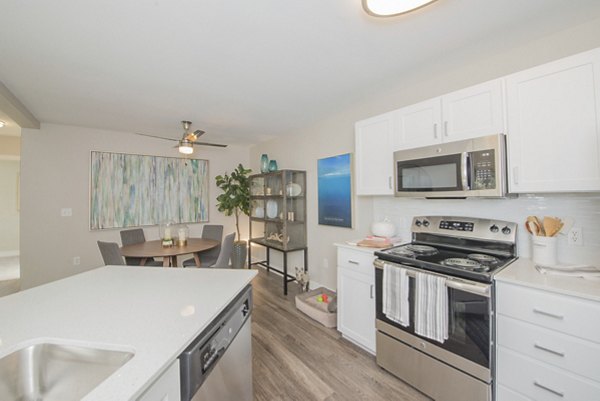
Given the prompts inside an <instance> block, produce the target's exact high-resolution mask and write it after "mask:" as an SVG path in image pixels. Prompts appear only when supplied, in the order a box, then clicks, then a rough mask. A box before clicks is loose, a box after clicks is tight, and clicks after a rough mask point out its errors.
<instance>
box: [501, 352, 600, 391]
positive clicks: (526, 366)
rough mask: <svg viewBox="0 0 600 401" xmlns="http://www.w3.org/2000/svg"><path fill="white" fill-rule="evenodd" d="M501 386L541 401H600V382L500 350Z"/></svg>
mask: <svg viewBox="0 0 600 401" xmlns="http://www.w3.org/2000/svg"><path fill="white" fill-rule="evenodd" d="M498 384H499V386H506V387H509V388H512V389H514V390H515V391H516V392H518V393H521V394H523V395H525V396H526V397H529V398H531V399H534V400H537V401H546V400H548V401H556V400H564V401H582V400H598V399H600V383H597V382H593V381H591V380H587V379H585V378H583V377H580V376H576V375H573V374H571V373H569V372H566V371H564V370H562V369H558V368H555V367H553V366H550V365H547V364H545V363H543V362H538V361H535V360H534V359H531V358H528V357H526V356H522V355H519V354H517V353H515V352H513V351H511V350H509V349H507V348H505V347H498Z"/></svg>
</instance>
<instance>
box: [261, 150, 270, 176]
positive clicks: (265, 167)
mask: <svg viewBox="0 0 600 401" xmlns="http://www.w3.org/2000/svg"><path fill="white" fill-rule="evenodd" d="M260 172H261V173H268V172H269V156H267V154H266V153H264V154H263V155H262V156H261V157H260Z"/></svg>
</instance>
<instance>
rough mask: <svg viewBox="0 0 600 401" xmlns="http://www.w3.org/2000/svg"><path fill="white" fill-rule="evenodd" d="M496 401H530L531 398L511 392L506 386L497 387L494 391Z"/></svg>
mask: <svg viewBox="0 0 600 401" xmlns="http://www.w3.org/2000/svg"><path fill="white" fill-rule="evenodd" d="M496 401H531V398H527V397H525V396H524V395H521V394H519V393H517V392H515V391H512V390H511V389H509V388H508V387H506V386H498V388H497V389H496Z"/></svg>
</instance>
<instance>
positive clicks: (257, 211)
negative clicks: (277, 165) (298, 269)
mask: <svg viewBox="0 0 600 401" xmlns="http://www.w3.org/2000/svg"><path fill="white" fill-rule="evenodd" d="M250 193H251V196H250V199H251V203H252V205H251V213H250V246H249V249H248V266H249V267H251V266H252V265H260V266H263V267H265V268H266V269H267V271H268V272H270V271H271V270H273V271H276V272H278V273H280V274H281V275H282V276H283V293H284V295H287V292H288V291H287V286H288V283H289V282H292V281H295V280H296V276H295V275H292V274H289V273H288V253H290V252H299V251H302V252H303V259H304V265H303V268H304V270H305V271H307V270H308V248H307V246H306V172H305V171H301V170H279V171H274V172H271V173H265V174H255V175H253V176H251V177H250ZM252 244H256V245H260V246H263V247H265V248H266V259H265V260H261V261H258V262H252ZM273 250H275V251H278V252H281V253H282V254H283V268H282V269H280V268H277V267H274V266H272V265H271V251H273Z"/></svg>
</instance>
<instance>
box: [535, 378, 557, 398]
mask: <svg viewBox="0 0 600 401" xmlns="http://www.w3.org/2000/svg"><path fill="white" fill-rule="evenodd" d="M533 385H534V386H536V387H539V388H541V389H543V390H546V391H549V392H551V393H552V394H554V395H557V396H559V397H564V396H565V393H563V392H561V391H557V390H554V389H552V388H550V387H548V386H545V385H543V384H541V383H539V382H538V381H537V380H534V381H533Z"/></svg>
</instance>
